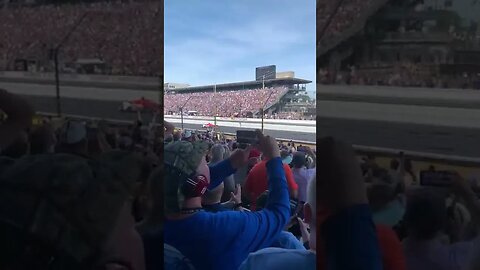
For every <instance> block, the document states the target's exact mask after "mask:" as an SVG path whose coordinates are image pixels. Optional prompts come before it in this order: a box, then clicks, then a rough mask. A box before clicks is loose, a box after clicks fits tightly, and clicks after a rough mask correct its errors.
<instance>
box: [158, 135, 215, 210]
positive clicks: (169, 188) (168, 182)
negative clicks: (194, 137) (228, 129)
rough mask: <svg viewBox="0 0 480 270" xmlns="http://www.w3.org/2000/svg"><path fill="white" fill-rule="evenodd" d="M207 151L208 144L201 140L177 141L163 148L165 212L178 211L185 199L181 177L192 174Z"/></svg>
mask: <svg viewBox="0 0 480 270" xmlns="http://www.w3.org/2000/svg"><path fill="white" fill-rule="evenodd" d="M207 152H208V144H207V143H205V142H202V141H196V142H193V143H191V142H186V141H178V142H173V143H170V144H168V145H166V146H165V148H164V151H163V153H164V164H165V179H164V195H165V196H164V198H165V206H164V208H165V213H175V212H179V211H180V208H181V205H182V203H183V201H184V200H185V198H184V196H183V194H182V192H181V189H180V187H181V183H182V181H184V180H185V179H182V177H185V176H189V175H192V174H193V173H195V171H196V170H197V167H198V165H200V162H201V161H202V158H203V157H205V155H206V154H207Z"/></svg>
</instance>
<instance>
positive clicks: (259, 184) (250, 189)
mask: <svg viewBox="0 0 480 270" xmlns="http://www.w3.org/2000/svg"><path fill="white" fill-rule="evenodd" d="M268 161H269V160H268V159H267V158H266V157H265V156H264V160H263V161H261V162H260V163H258V164H256V165H255V166H254V167H253V168H252V169H251V170H250V172H249V173H248V175H247V180H246V182H245V190H246V191H247V196H248V198H249V200H250V202H251V205H250V209H251V210H252V211H255V207H256V206H255V204H256V200H257V199H258V197H259V196H260V195H261V194H262V193H263V192H265V191H266V190H267V189H268V181H267V163H268ZM283 170H284V171H285V175H286V178H287V184H288V189H289V193H290V198H292V199H296V198H297V196H298V185H297V183H295V180H294V178H293V174H292V170H291V169H290V167H289V166H288V165H287V164H283Z"/></svg>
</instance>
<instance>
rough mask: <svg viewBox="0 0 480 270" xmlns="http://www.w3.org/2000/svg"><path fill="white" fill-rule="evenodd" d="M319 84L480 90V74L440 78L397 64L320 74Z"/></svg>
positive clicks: (413, 67) (418, 69)
mask: <svg viewBox="0 0 480 270" xmlns="http://www.w3.org/2000/svg"><path fill="white" fill-rule="evenodd" d="M318 74H319V78H318V80H319V82H320V83H322V84H352V85H383V86H405V87H430V88H462V89H480V73H467V72H464V73H462V74H458V75H455V74H447V75H441V76H440V75H437V74H435V73H434V72H429V71H423V70H422V68H421V65H417V64H412V63H398V64H394V65H390V64H387V63H385V64H382V63H376V64H375V66H372V67H370V68H368V69H356V68H355V67H350V68H349V70H346V71H339V72H335V73H334V72H329V71H328V69H320V70H319V73H318Z"/></svg>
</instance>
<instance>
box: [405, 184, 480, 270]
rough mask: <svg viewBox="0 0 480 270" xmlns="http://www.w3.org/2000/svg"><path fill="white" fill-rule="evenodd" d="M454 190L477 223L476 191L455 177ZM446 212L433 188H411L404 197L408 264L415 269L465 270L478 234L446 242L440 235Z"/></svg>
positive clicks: (439, 196)
mask: <svg viewBox="0 0 480 270" xmlns="http://www.w3.org/2000/svg"><path fill="white" fill-rule="evenodd" d="M454 191H455V193H456V194H457V196H459V197H460V198H461V199H462V201H463V202H464V203H465V206H466V207H467V209H468V210H469V212H470V213H471V215H472V221H473V222H474V224H475V225H476V226H478V222H479V220H480V219H479V217H480V207H479V205H478V201H477V199H476V196H475V194H474V193H473V192H472V190H471V189H470V188H469V187H468V185H467V184H466V181H464V180H463V179H461V178H460V177H457V179H455V183H454ZM448 216H449V215H448V211H447V208H446V203H445V199H444V198H443V197H442V196H441V195H440V194H436V193H434V192H433V191H432V190H426V189H425V188H424V189H420V190H416V191H413V192H412V194H410V197H409V198H408V200H407V209H406V213H405V224H406V227H407V231H408V237H407V238H406V239H405V240H404V243H403V246H404V252H405V255H406V258H407V266H408V269H409V270H410V269H411V270H416V269H466V268H467V267H468V264H469V262H471V261H472V260H473V259H474V258H473V252H474V251H475V250H476V248H477V247H478V245H479V242H478V241H479V240H478V236H477V237H476V238H474V239H473V240H469V241H462V242H457V243H448V242H447V243H445V242H444V241H443V240H442V239H444V238H445V235H442V231H444V229H445V227H446V222H447V217H448Z"/></svg>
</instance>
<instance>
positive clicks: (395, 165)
mask: <svg viewBox="0 0 480 270" xmlns="http://www.w3.org/2000/svg"><path fill="white" fill-rule="evenodd" d="M399 166H400V162H398V160H397V159H392V160H391V161H390V169H392V170H398V167H399Z"/></svg>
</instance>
